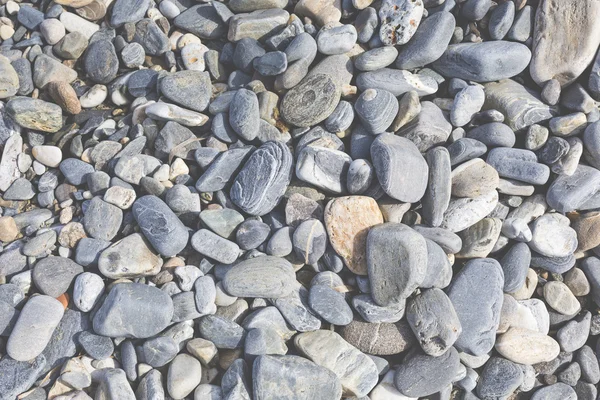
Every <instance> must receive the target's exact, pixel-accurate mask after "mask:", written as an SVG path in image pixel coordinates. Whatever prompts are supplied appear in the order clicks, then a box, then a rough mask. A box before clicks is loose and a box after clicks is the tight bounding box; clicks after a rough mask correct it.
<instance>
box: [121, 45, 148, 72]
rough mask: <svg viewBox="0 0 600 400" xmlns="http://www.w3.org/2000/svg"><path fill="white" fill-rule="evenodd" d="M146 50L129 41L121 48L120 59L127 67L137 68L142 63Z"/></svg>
mask: <svg viewBox="0 0 600 400" xmlns="http://www.w3.org/2000/svg"><path fill="white" fill-rule="evenodd" d="M145 57H146V52H145V51H144V47H143V46H142V45H141V44H139V43H135V42H134V43H129V44H127V45H126V46H125V47H124V48H123V49H122V50H121V60H123V64H125V66H126V67H127V68H137V67H139V66H141V65H143V64H144V59H145Z"/></svg>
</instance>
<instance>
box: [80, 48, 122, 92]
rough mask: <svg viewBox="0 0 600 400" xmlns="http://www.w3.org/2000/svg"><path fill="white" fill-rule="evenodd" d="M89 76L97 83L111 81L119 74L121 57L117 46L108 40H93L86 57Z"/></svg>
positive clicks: (85, 61)
mask: <svg viewBox="0 0 600 400" xmlns="http://www.w3.org/2000/svg"><path fill="white" fill-rule="evenodd" d="M84 67H85V71H86V73H87V76H88V77H90V79H92V80H93V81H94V82H96V83H109V82H110V81H112V80H113V79H115V77H116V76H117V71H118V69H119V58H118V57H117V53H116V51H115V47H114V46H113V44H112V43H111V42H110V41H108V40H96V41H94V42H92V43H91V44H90V45H89V47H88V49H87V51H86V53H85V57H84Z"/></svg>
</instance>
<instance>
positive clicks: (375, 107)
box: [354, 89, 398, 134]
mask: <svg viewBox="0 0 600 400" xmlns="http://www.w3.org/2000/svg"><path fill="white" fill-rule="evenodd" d="M354 109H355V111H356V114H357V115H358V117H359V118H360V120H361V122H362V124H363V126H364V127H365V128H366V129H367V130H368V131H369V132H370V133H372V134H379V133H382V132H385V131H386V129H387V128H388V127H389V126H390V125H391V124H392V121H393V120H394V118H395V117H396V114H397V113H398V100H396V98H395V97H394V95H392V94H391V93H390V92H388V91H386V90H382V89H367V90H366V91H364V92H363V93H362V94H361V95H360V96H359V97H358V99H357V100H356V103H355V104H354Z"/></svg>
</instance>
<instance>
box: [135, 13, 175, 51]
mask: <svg viewBox="0 0 600 400" xmlns="http://www.w3.org/2000/svg"><path fill="white" fill-rule="evenodd" d="M133 40H134V41H135V42H137V43H139V44H141V45H142V47H143V48H144V51H145V52H146V54H149V55H152V56H160V55H162V54H163V53H165V52H167V51H168V50H169V49H170V48H171V45H170V44H169V38H168V37H167V35H166V34H165V33H164V32H163V31H162V30H161V29H160V27H159V26H158V25H157V24H156V22H154V21H153V20H151V19H149V18H145V19H142V20H141V21H139V22H138V23H137V24H135V34H134V36H133Z"/></svg>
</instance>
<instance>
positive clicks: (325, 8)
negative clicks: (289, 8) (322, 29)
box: [294, 0, 342, 26]
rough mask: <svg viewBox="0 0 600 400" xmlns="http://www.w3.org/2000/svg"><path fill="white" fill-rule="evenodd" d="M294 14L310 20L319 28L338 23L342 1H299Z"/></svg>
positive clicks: (340, 16)
mask: <svg viewBox="0 0 600 400" xmlns="http://www.w3.org/2000/svg"><path fill="white" fill-rule="evenodd" d="M294 13H295V14H296V15H299V16H302V17H308V18H310V19H312V20H313V22H314V23H315V24H316V25H319V26H323V25H325V24H329V23H335V22H340V19H341V18H342V1H341V0H300V1H299V2H298V3H297V4H296V8H294Z"/></svg>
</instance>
